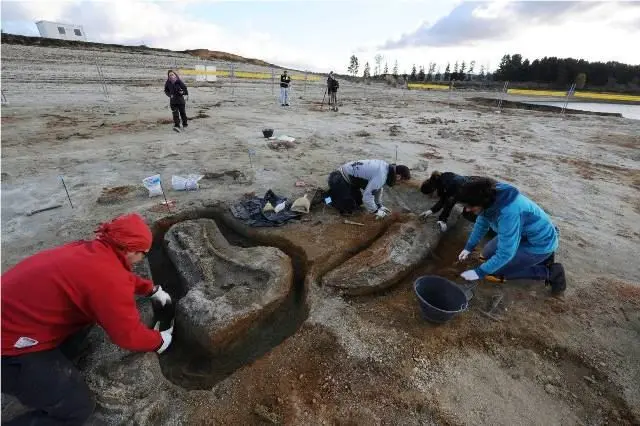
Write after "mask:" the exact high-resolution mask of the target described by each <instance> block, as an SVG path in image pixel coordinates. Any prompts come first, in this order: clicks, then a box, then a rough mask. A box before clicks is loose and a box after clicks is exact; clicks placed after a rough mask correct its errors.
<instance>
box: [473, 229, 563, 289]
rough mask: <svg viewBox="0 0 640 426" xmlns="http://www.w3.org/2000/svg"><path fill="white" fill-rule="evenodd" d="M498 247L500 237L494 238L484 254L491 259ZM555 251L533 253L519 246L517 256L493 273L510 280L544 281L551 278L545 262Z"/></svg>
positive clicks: (484, 249)
mask: <svg viewBox="0 0 640 426" xmlns="http://www.w3.org/2000/svg"><path fill="white" fill-rule="evenodd" d="M497 249H498V237H495V238H493V239H492V240H491V241H489V242H488V243H487V245H485V246H484V248H483V249H482V256H483V257H484V258H485V259H490V258H491V257H493V255H494V254H496V250H497ZM552 255H553V253H545V254H533V253H528V252H526V251H525V250H524V249H523V248H522V247H520V248H518V251H516V254H515V256H513V258H512V259H511V260H510V261H509V263H507V264H506V265H504V266H503V267H502V268H500V269H499V270H497V271H496V272H494V273H493V275H499V276H502V277H504V278H506V279H508V280H517V279H532V280H539V281H544V280H547V279H549V268H548V267H547V265H546V264H545V263H546V262H545V261H546V260H547V259H549V258H550V257H551V256H552Z"/></svg>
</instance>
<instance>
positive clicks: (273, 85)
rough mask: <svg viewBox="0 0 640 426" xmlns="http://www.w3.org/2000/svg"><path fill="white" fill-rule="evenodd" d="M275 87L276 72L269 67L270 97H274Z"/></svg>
mask: <svg viewBox="0 0 640 426" xmlns="http://www.w3.org/2000/svg"><path fill="white" fill-rule="evenodd" d="M275 87H276V70H274V69H273V67H271V96H273V95H275V93H274V90H275Z"/></svg>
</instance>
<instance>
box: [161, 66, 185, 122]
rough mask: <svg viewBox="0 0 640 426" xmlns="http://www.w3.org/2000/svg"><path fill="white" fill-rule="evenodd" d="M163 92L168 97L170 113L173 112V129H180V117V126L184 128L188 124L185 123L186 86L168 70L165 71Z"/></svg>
mask: <svg viewBox="0 0 640 426" xmlns="http://www.w3.org/2000/svg"><path fill="white" fill-rule="evenodd" d="M164 94H165V95H167V96H168V97H169V107H171V113H172V114H173V130H175V131H176V132H179V131H180V119H181V118H182V128H183V129H186V128H187V126H188V125H189V124H188V123H187V111H186V110H185V104H186V103H185V100H184V97H185V96H187V97H188V96H189V91H188V90H187V86H185V84H184V83H183V82H182V80H180V77H178V74H177V73H176V72H175V71H173V70H169V71H168V72H167V82H166V83H164Z"/></svg>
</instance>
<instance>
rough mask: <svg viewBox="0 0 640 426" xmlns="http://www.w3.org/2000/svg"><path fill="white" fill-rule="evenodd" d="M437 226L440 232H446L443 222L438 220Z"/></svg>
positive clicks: (445, 225)
mask: <svg viewBox="0 0 640 426" xmlns="http://www.w3.org/2000/svg"><path fill="white" fill-rule="evenodd" d="M438 226H439V227H440V232H446V230H447V224H446V223H444V222H443V221H441V220H439V221H438Z"/></svg>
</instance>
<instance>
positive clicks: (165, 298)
mask: <svg viewBox="0 0 640 426" xmlns="http://www.w3.org/2000/svg"><path fill="white" fill-rule="evenodd" d="M150 297H151V299H152V300H155V301H156V302H158V303H159V304H160V305H161V306H164V305H166V304H167V303H171V296H169V293H167V292H166V291H164V290H163V289H162V286H157V288H156V291H155V292H154V293H153V294H152V295H151V296H150Z"/></svg>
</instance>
